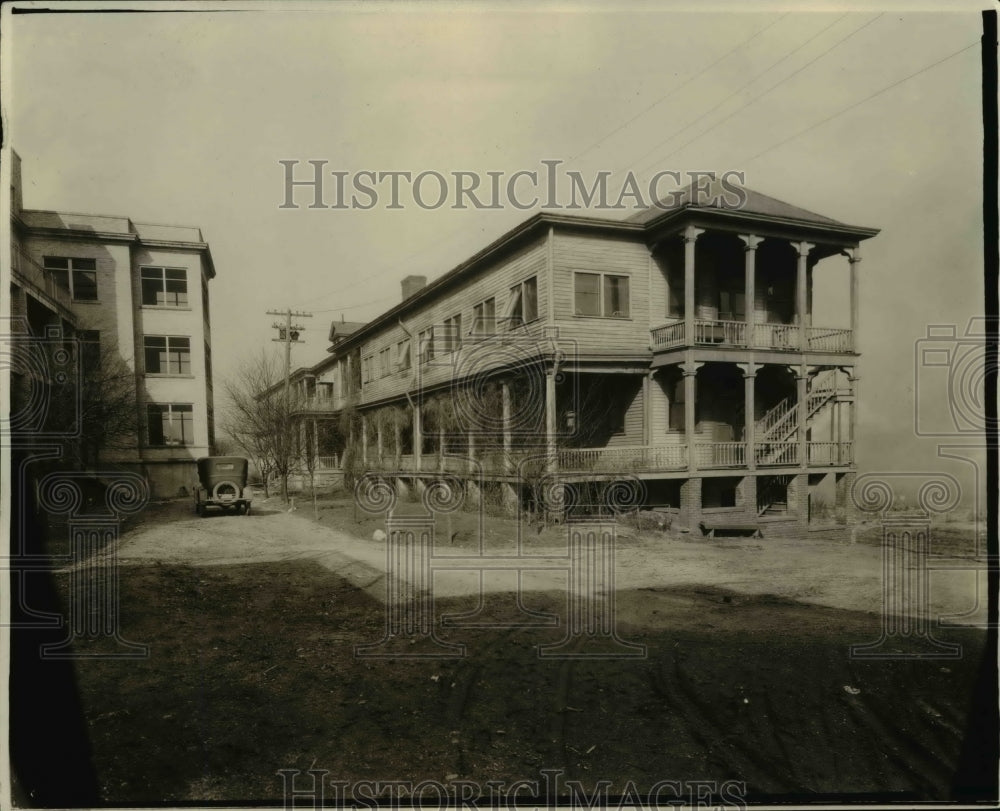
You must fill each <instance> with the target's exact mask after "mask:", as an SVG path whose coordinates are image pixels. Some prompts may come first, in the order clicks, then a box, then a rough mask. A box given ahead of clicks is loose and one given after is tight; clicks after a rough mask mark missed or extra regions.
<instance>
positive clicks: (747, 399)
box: [736, 363, 757, 470]
mask: <svg viewBox="0 0 1000 811" xmlns="http://www.w3.org/2000/svg"><path fill="white" fill-rule="evenodd" d="M736 365H737V366H739V367H740V369H742V370H743V411H744V414H743V441H744V442H745V443H746V456H745V459H746V467H747V470H756V469H757V449H756V442H757V439H756V437H755V436H754V434H755V432H756V427H757V421H756V420H755V419H754V415H755V413H756V407H755V405H754V384H755V382H756V380H757V364H756V363H737V364H736Z"/></svg>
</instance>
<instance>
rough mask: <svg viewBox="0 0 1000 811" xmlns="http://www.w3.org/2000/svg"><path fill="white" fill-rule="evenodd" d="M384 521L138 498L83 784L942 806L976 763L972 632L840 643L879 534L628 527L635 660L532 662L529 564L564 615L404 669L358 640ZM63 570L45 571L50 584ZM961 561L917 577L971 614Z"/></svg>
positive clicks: (864, 593) (552, 636)
mask: <svg viewBox="0 0 1000 811" xmlns="http://www.w3.org/2000/svg"><path fill="white" fill-rule="evenodd" d="M450 521H451V525H450V526H447V525H445V519H440V521H439V524H438V528H437V544H438V548H439V549H440V550H441V552H442V554H447V553H448V552H449V551H456V550H462V549H467V550H471V549H477V548H478V546H479V538H478V524H477V519H476V518H475V517H474V516H469V515H468V514H462V513H458V514H455V515H454V516H453V517H452V518H451V519H450ZM377 528H379V522H378V521H377V520H376V519H373V518H370V517H365V516H363V515H355V514H354V511H353V508H352V507H351V505H350V504H349V503H348V502H346V501H345V500H341V501H339V502H338V501H335V500H331V501H328V502H327V503H325V504H323V505H321V509H320V510H319V520H318V521H317V520H316V519H315V516H314V513H313V508H312V505H311V504H310V503H309V502H307V501H305V500H302V499H300V500H299V502H298V504H297V509H296V511H295V512H288V511H287V510H286V508H285V506H284V505H283V504H282V503H281V502H280V500H278V499H277V498H272V499H270V500H268V501H266V502H257V503H256V504H255V511H254V514H253V515H251V516H249V517H242V516H234V515H211V516H209V517H206V518H197V517H195V516H194V515H193V513H192V512H191V505H190V504H189V503H187V502H173V503H166V504H160V505H155V506H154V507H151V508H150V509H149V510H148V511H147V513H146V514H144V516H143V517H142V519H141V520H140V521H139V522H138V523H137V525H136V526H135V527H134V528H133V529H132V530H131V531H130V532H128V533H127V534H126V535H125V537H124V538H123V539H122V540H121V542H120V543H119V545H118V547H117V549H116V550H115V551H116V553H117V557H118V561H119V564H120V567H121V568H120V582H121V629H122V630H121V636H122V637H123V638H124V639H126V640H129V641H132V642H136V643H142V644H146V645H148V646H149V656H148V657H147V658H144V659H138V660H112V659H90V660H87V659H78V660H76V661H75V662H74V668H75V676H76V680H77V685H78V693H79V700H80V705H81V707H82V713H83V717H84V719H85V730H86V733H87V737H88V738H89V746H90V749H91V751H92V761H93V766H94V770H95V772H96V779H97V782H98V786H99V791H100V799H101V800H102V801H103V802H105V803H111V804H143V803H155V802H251V801H252V802H279V803H280V802H281V800H282V778H281V777H280V775H279V774H278V772H279V770H281V769H300V770H306V769H320V770H326V771H327V772H328V773H329V774H328V778H327V779H329V780H340V781H348V782H349V783H351V784H356V783H357V781H413V782H418V781H421V780H436V781H439V782H441V783H453V782H455V781H461V780H468V781H476V782H477V783H478V785H480V786H485V785H486V782H487V781H489V780H495V781H503V782H504V783H505V784H506V785H507V786H510V785H511V784H512V783H513V782H514V781H517V780H527V781H536V782H537V781H539V780H540V779H541V778H540V774H541V771H542V770H544V769H556V770H560V772H561V777H560V779H561V780H562V781H563V783H562V784H560V787H559V788H558V790H557V794H558V795H559V796H562V797H565V796H566V791H567V788H566V785H565V782H566V781H572V780H578V781H580V784H581V785H582V786H583V787H584V789H585V790H586V792H587V793H588V794H589V793H591V792H593V790H594V787H595V786H597V785H598V784H599V781H602V780H606V781H610V782H611V787H610V788H609V794H610V796H612V797H615V796H617V795H619V794H621V793H622V792H623V791H624V790H626V787H627V786H628V785H629V783H630V781H631V784H632V785H634V786H635V787H636V788H637V789H638V790H639V791H640V792H645V791H648V790H649V788H650V787H651V786H653V785H654V784H656V783H657V781H661V780H678V781H714V782H715V784H716V785H721V784H723V783H725V782H726V781H737V782H738V783H745V785H746V798H747V799H748V801H761V800H767V799H768V798H777V797H778V796H779V795H780V797H781V798H783V799H785V800H786V801H787V800H790V799H791V800H794V799H795V798H800V799H801V800H803V801H805V800H806V799H807V798H808V800H809V801H817V800H820V799H821V798H831V799H836V798H843V797H845V796H847V795H850V796H852V797H862V796H867V797H868V798H871V797H873V796H879V797H885V798H887V799H910V800H914V801H916V800H933V799H947V798H949V797H956V796H962V786H963V785H964V786H968V785H970V784H972V783H974V782H976V780H977V779H978V776H979V775H978V772H977V760H976V758H977V746H978V744H979V741H978V739H977V737H976V733H975V727H976V724H978V723H981V722H982V720H983V718H982V717H981V708H979V707H977V706H975V703H974V699H975V698H976V695H977V686H978V685H979V684H980V681H981V671H982V670H983V668H982V667H981V665H982V664H983V662H984V661H986V658H987V657H989V656H990V654H989V653H987V652H986V634H985V633H984V632H983V631H981V630H978V629H977V628H975V627H964V628H957V627H949V628H944V629H938V630H936V631H935V635H936V636H937V637H938V638H939V639H942V640H946V641H949V642H955V643H958V644H960V645H961V646H962V655H961V657H960V658H956V659H950V660H935V659H906V660H903V659H896V660H893V659H890V660H871V661H862V660H858V659H852V658H850V657H849V655H848V651H849V648H850V646H851V645H855V644H859V643H865V642H872V641H874V640H876V639H878V637H879V633H880V629H881V615H880V607H881V574H880V573H881V549H880V548H879V546H878V545H876V544H875V543H874V541H873V537H874V535H875V533H874V532H873V531H869V532H868V533H867V534H865V533H862V534H861V535H860V536H859V538H858V542H857V543H854V544H851V543H833V542H829V541H820V540H811V539H808V538H806V539H801V540H796V541H776V540H769V539H766V538H765V539H750V540H726V539H719V540H706V539H694V538H684V539H681V538H671V537H667V536H665V535H662V534H658V533H652V534H646V533H638V532H635V531H633V530H630V529H628V528H623V529H622V530H621V531H620V532H619V534H618V545H617V558H616V570H617V594H616V598H617V602H616V608H617V614H616V627H617V631H618V634H619V636H620V637H621V638H622V639H624V640H627V641H628V642H631V643H636V644H642V645H645V647H646V655H645V656H644V657H641V658H633V659H572V658H570V659H562V660H560V659H544V658H539V656H538V653H537V646H538V645H545V644H551V643H553V642H557V641H558V640H559V639H560V638H561V637H562V634H563V632H564V628H565V620H566V611H567V609H566V606H567V596H566V595H567V588H566V576H565V574H564V573H562V572H533V573H530V574H526V575H525V577H524V580H523V581H522V583H521V588H522V593H523V606H522V607H523V608H525V609H528V610H529V611H531V612H535V615H545V614H547V615H550V616H555V617H558V618H559V621H560V626H553V625H536V626H534V627H523V626H522V627H502V623H494V624H493V625H492V626H491V625H490V624H489V623H486V624H484V625H485V627H474V628H472V627H463V628H452V627H440V628H438V635H439V638H440V639H441V640H442V641H444V642H451V643H455V644H463V645H465V650H466V656H465V657H464V658H448V659H423V660H419V659H406V658H385V659H364V658H358V657H356V656H355V655H354V648H355V646H357V645H365V644H368V643H372V642H376V641H377V640H379V639H380V638H381V637H382V635H383V633H384V630H385V622H386V619H385V618H386V610H385V604H384V600H385V576H384V572H385V566H386V562H385V545H384V543H379V542H375V541H373V540H371V538H370V536H371V533H372V532H373V531H374V530H375V529H377ZM520 531H521V543H522V551H525V552H526V553H529V554H543V553H546V552H549V551H551V552H553V553H556V552H558V551H560V550H565V548H566V534H565V533H566V530H565V528H562V527H549V528H539V527H538V526H534V525H530V524H526V525H523V526H522V527H521V528H520ZM357 536H361V537H357ZM517 537H518V527H517V524H516V523H515V522H513V521H510V520H505V519H489V520H488V521H487V522H486V523H485V535H484V547H485V549H486V550H487V551H489V552H494V553H498V552H504V551H505V552H508V553H509V552H512V551H513V550H515V549H516V548H517ZM941 537H942V538H944V537H947V538H948V539H949V540H948V542H947V543H948V551H949V553H950V554H951V555H952V556H954V555H956V554H958V553H960V552H963V551H964V549H965V548H966V547H968V549H969V550H974V545H973V542H972V538H971V536H970V534H969V533H963V531H962V530H961V529H957V528H956V527H951V535H949V534H948V533H941ZM963 538H964V540H963ZM942 548H943V547H942ZM937 551H938V552H940V551H941V550H940V549H938V550H937ZM952 562H954V557H953V558H952ZM966 562H968V561H967V560H966ZM970 565H971V564H970ZM71 576H72V575H71V573H70V572H64V573H63V574H60V575H59V576H58V577H57V580H56V584H55V585H56V588H57V590H58V591H59V592H60V593H61V594H63V595H64V594H66V593H68V589H69V580H70V578H71ZM977 577H978V575H977V572H976V571H975V570H971V571H970V570H967V569H959V570H954V571H947V572H946V571H940V572H937V571H936V572H934V573H933V575H932V590H931V593H932V604H933V609H934V611H935V612H936V613H944V614H949V615H959V614H964V615H967V616H966V619H965V620H964V621H965V622H966V623H971V622H974V621H975V620H976V618H977V604H976V590H975V589H976V581H977ZM515 587H516V580H514V579H512V577H511V576H510V575H509V574H505V573H500V572H491V573H487V574H486V575H484V578H483V593H484V601H485V605H484V606H482V609H483V612H482V615H483V616H488V617H494V618H501V619H509V618H511V617H514V616H519V617H522V618H523V617H524V616H525V615H524V613H523V612H519V607H518V605H517V604H516V602H515V600H514V595H513V590H514V588H515ZM478 590H479V584H478V581H476V582H472V581H471V580H470V579H469V578H468V577H467V576H461V575H455V576H453V577H448V576H441V577H440V579H439V580H435V584H434V595H435V605H434V611H435V617H437V618H440V617H441V616H444V615H447V614H456V613H461V612H468V611H470V610H472V609H474V608H475V607H476V604H477V599H478V594H479V591H478ZM982 594H983V600H984V599H985V591H983V592H982ZM980 609H981V606H980ZM970 612H971V613H970ZM908 644H909V643H900V644H899V646H898V649H899V650H901V651H902V650H904V649H907V648H908ZM113 648H114V645H113V642H112V641H110V640H104V641H101V642H95V643H92V644H88V645H79V646H78V650H79V651H80V652H96V651H98V650H109V649H113ZM979 689H981V687H980V688H979ZM979 754H981V752H979ZM305 779H307V777H306V778H305ZM21 788H22V790H27V787H24V786H22V787H21ZM531 793H532V792H531V790H528V792H527V794H525V795H524V797H522V800H524V799H527V798H528V797H529V795H530V794H531Z"/></svg>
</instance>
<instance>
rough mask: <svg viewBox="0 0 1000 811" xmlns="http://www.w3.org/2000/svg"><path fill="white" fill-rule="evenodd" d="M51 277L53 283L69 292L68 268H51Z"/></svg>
mask: <svg viewBox="0 0 1000 811" xmlns="http://www.w3.org/2000/svg"><path fill="white" fill-rule="evenodd" d="M52 278H53V279H54V280H55V283H56V284H57V285H59V286H60V287H61V288H62V289H63V290H65V291H66V292H67V293H68V292H69V271H68V270H58V269H56V270H53V271H52Z"/></svg>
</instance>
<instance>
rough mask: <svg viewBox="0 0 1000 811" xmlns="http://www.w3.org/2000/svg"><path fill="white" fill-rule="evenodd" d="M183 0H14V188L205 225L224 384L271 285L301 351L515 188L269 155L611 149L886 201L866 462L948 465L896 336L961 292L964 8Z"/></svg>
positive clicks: (812, 194) (458, 256)
mask: <svg viewBox="0 0 1000 811" xmlns="http://www.w3.org/2000/svg"><path fill="white" fill-rule="evenodd" d="M161 8H162V7H161ZM198 8H203V9H204V8H210V7H209V6H203V7H192V6H187V7H184V8H183V10H182V11H180V12H179V13H143V14H109V13H90V14H78V13H66V14H32V15H23V16H22V15H18V16H17V17H16V18H14V19H13V20H12V21H11V22H10V24H9V25H6V24H5V26H4V28H5V30H4V34H5V35H7V36H5V37H4V39H5V41H4V42H3V43H2V47H3V48H4V49H5V52H4V58H5V62H4V69H5V70H4V76H5V84H4V88H3V91H4V92H3V100H2V104H3V113H4V121H5V125H6V126H5V130H6V134H7V136H8V138H9V142H8V143H10V144H13V146H14V148H15V149H17V151H18V153H19V154H20V155H21V158H22V161H23V166H22V172H23V182H24V205H25V207H26V208H40V209H56V210H64V211H79V212H90V213H100V214H117V215H124V216H128V217H130V218H131V219H132V220H133V221H137V222H154V223H177V224H184V225H196V226H198V227H200V228H201V229H202V231H203V233H204V236H205V238H206V240H207V241H208V242H209V243H210V245H211V250H212V255H213V258H214V261H215V266H216V269H217V272H218V276H217V278H216V279H215V280H214V281H213V282H212V290H211V299H212V314H211V315H212V325H213V329H212V333H213V362H214V365H215V376H216V390H217V391H219V390H221V383H222V380H223V379H224V378H225V377H226V375H227V374H231V373H232V371H233V369H234V367H235V366H236V365H237V364H238V363H239V362H240V360H241V359H243V358H246V357H249V356H251V355H253V354H254V353H256V352H258V351H259V350H260V348H261V347H271V346H273V345H272V344H271V339H272V338H273V337H275V331H274V330H273V329H272V328H271V324H272V322H273V320H274V319H273V317H271V316H268V315H267V314H266V311H267V310H271V309H285V308H289V307H290V308H293V309H295V310H302V311H308V312H311V313H313V316H312V317H311V318H306V319H302V323H304V324H305V326H306V331H305V338H306V343H305V344H303V345H300V346H296V347H295V349H294V352H293V366H301V365H309V364H311V363H313V362H315V361H316V360H318V359H320V358H322V357H323V356H324V354H325V349H326V345H327V344H326V336H327V333H328V330H329V326H330V322H331V321H332V320H339V319H341V318H346V319H347V320H360V321H364V320H368V319H370V318H372V317H373V316H375V315H377V314H378V313H380V312H382V311H384V310H386V309H388V308H389V307H391V306H392V305H394V304H395V303H397V302H398V301H399V300H400V287H399V282H400V280H401V279H402V277H404V276H406V275H408V274H411V273H415V274H423V275H426V276H428V277H429V278H431V279H433V278H435V277H436V276H439V275H441V274H442V273H444V272H446V271H447V270H449V269H450V268H452V267H454V266H455V265H456V264H458V263H459V262H461V261H462V260H463V259H465V258H467V257H468V256H470V255H471V254H473V253H474V252H476V251H477V250H479V249H480V248H482V247H484V246H485V245H486V244H488V243H489V242H491V241H492V240H493V239H495V238H496V237H498V236H500V235H501V234H502V233H504V232H505V231H507V230H508V229H510V228H511V227H513V226H515V225H516V224H518V223H519V222H521V221H522V220H524V219H526V218H527V217H528V216H530V215H531V213H533V212H532V211H530V210H528V211H525V210H518V209H517V208H515V207H514V206H512V205H509V204H507V205H503V206H502V207H500V208H499V209H496V210H476V209H475V208H473V207H470V208H467V209H463V210H454V209H452V208H450V207H448V206H447V205H446V206H444V207H441V208H434V209H429V210H425V209H422V208H420V207H419V206H417V205H415V204H414V203H413V201H412V200H410V199H406V200H405V202H406V205H404V206H403V208H402V209H389V208H388V207H387V204H386V203H387V200H386V199H385V197H386V195H384V194H383V196H382V197H381V198H380V201H379V204H378V205H376V206H375V207H373V208H371V209H369V210H359V209H351V208H348V209H343V210H340V209H330V208H323V209H310V208H308V204H309V203H310V202H311V201H312V199H311V194H309V193H307V191H303V190H301V189H300V190H298V191H297V192H296V197H295V200H296V201H297V202H298V203H299V205H300V207H299V208H295V209H288V208H284V209H283V208H281V205H282V203H283V202H284V200H285V187H284V172H285V168H284V166H283V165H282V164H281V163H279V162H280V161H282V160H285V161H299V162H300V163H299V165H298V168H297V170H296V171H297V172H299V173H300V174H299V175H298V176H299V177H305V176H307V175H308V172H309V171H311V170H310V169H309V166H308V164H307V162H308V161H310V160H322V161H327V164H326V166H325V168H326V170H328V171H332V170H340V171H346V172H349V173H352V174H353V173H357V172H360V171H362V170H372V171H381V172H388V171H410V172H411V173H412V174H413V175H416V174H418V173H420V172H424V171H432V170H433V171H437V172H441V173H442V174H445V175H448V173H451V172H456V171H469V172H477V173H480V174H482V173H483V172H485V171H497V172H504V173H505V177H509V175H511V174H512V173H514V172H516V171H518V170H535V171H541V170H543V168H544V167H543V165H542V164H541V161H542V160H559V161H562V162H563V164H562V165H561V167H560V168H561V170H563V171H565V170H567V169H571V170H577V171H579V172H581V173H582V175H583V176H584V177H585V178H593V177H594V176H595V175H596V173H598V172H599V171H602V170H607V171H609V172H611V173H612V174H611V183H610V185H611V186H612V188H617V186H616V185H615V184H616V182H617V183H618V184H619V185H620V183H621V180H622V179H623V178H624V176H625V175H626V173H627V172H629V171H630V170H631V171H633V172H634V173H636V175H637V176H638V177H640V178H643V179H648V178H649V177H650V176H651V175H652V174H653V173H655V172H657V171H662V170H674V171H679V172H690V171H693V170H706V171H713V170H714V171H716V172H723V171H727V170H734V171H740V172H743V173H744V177H745V183H746V185H747V186H749V187H750V188H753V189H755V190H757V191H760V192H763V193H765V194H768V195H771V196H773V197H777V198H779V199H781V200H785V201H788V202H790V203H793V204H795V205H798V206H801V207H803V208H806V209H809V210H811V211H815V212H818V213H821V214H824V215H826V216H829V217H833V218H834V219H838V220H841V221H844V222H847V223H850V224H854V225H863V226H870V227H875V228H879V229H881V233H880V234H879V236H877V237H875V238H874V239H871V240H869V241H867V242H866V243H864V245H863V247H862V252H863V257H864V259H863V261H862V264H861V296H862V299H861V311H860V321H861V331H860V335H859V343H860V347H861V351H862V353H863V356H862V360H861V362H860V365H859V374H860V375H861V378H862V381H861V401H862V402H861V406H860V420H861V428H860V430H861V435H860V436H859V447H858V459H859V467H860V468H861V469H862V470H869V471H871V470H887V471H899V470H908V471H923V470H929V471H934V470H938V469H948V470H951V471H953V472H955V473H956V474H958V473H959V470H960V469H961V468H962V466H961V465H958V466H957V467H955V466H954V465H953V464H952V465H951V466H950V467H949V466H948V465H949V464H951V463H945V462H942V461H941V460H940V459H939V458H938V455H937V454H938V445H939V444H940V443H942V442H965V443H970V444H974V443H975V442H976V441H977V437H976V435H975V434H964V435H961V436H955V437H952V438H947V437H944V438H943V437H927V436H919V435H917V431H916V427H917V426H916V422H918V421H917V420H915V418H914V402H915V401H916V399H918V398H919V399H920V402H921V408H922V409H924V411H923V414H922V417H924V422H925V423H926V424H928V425H929V424H931V423H933V424H934V425H935V426H937V425H943V426H944V427H943V429H942V430H943V431H944V432H946V433H947V432H948V431H949V430H951V429H950V427H949V425H950V424H951V422H953V420H952V418H951V416H950V414H951V412H950V410H949V409H948V407H947V404H948V399H947V398H948V396H949V395H948V381H947V379H945V378H941V375H940V373H941V370H940V369H933V370H928V369H925V368H919V369H918V368H916V366H915V358H919V357H920V356H919V355H918V354H917V352H918V350H919V348H920V345H918V344H917V342H918V340H919V339H921V338H922V337H925V336H926V334H927V327H928V325H935V324H954V325H957V331H958V334H959V335H960V336H961V335H962V334H963V333H964V332H965V329H966V324H967V322H968V320H969V318H970V317H972V316H974V315H976V314H977V313H979V312H981V310H982V295H983V290H982V267H983V264H982V263H983V258H982V225H981V223H982V213H981V211H982V208H981V207H982V180H981V171H982V169H981V158H982V124H981V83H980V49H979V44H978V43H979V37H980V36H981V19H980V14H979V12H978V11H977V10H976V9H975V7H974V6H969V7H967V10H965V11H956V12H949V13H945V12H920V11H911V10H896V9H892V8H890V7H888V6H871V7H869V6H867V5H855V6H854V9H855V10H854V11H834V12H822V13H820V12H811V13H806V12H801V11H795V10H789V9H781V8H777V7H773V6H772V7H771V8H769V9H768V8H767V7H764V10H760V11H753V12H752V13H740V12H735V11H732V10H729V11H726V12H720V11H715V12H712V13H698V12H685V11H677V10H674V9H675V8H677V7H675V6H672V5H669V4H660V5H657V6H653V5H643V4H634V3H633V4H626V5H623V6H620V7H616V10H615V11H603V10H600V8H599V7H597V6H592V5H574V4H569V3H565V4H558V5H555V4H554V5H547V6H542V7H541V10H539V9H538V8H536V7H533V6H529V5H522V4H513V5H508V6H503V7H501V6H495V5H490V4H482V5H475V6H471V5H465V6H460V7H457V6H456V7H450V6H447V5H436V4H421V5H419V6H417V5H410V4H403V3H397V4H391V5H385V4H374V5H366V6H364V7H361V6H358V5H355V4H338V5H336V6H333V5H327V4H323V3H313V4H309V5H308V6H298V7H290V6H284V5H282V6H280V7H279V6H277V5H274V6H269V5H264V4H260V5H256V6H249V7H243V9H244V10H236V9H237V7H235V6H229V7H228V10H227V11H226V12H218V11H215V12H212V11H199V10H197V9H198ZM702 8H703V7H702ZM740 8H741V9H742V8H758V7H756V6H746V5H744V6H741V7H740ZM948 8H950V9H959V8H961V6H959V5H954V4H953V5H951V6H948ZM7 22H8V21H6V20H5V23H7ZM449 177H450V175H449ZM379 188H380V190H384V189H385V188H386V187H384V186H380V187H379ZM325 189H326V190H327V191H330V190H331V189H332V184H331V183H330V182H329V181H328V182H327V183H326V184H325ZM427 189H429V194H428V196H429V197H431V198H433V197H434V196H435V195H434V194H433V193H432V192H433V191H434V189H435V186H434V185H433V184H431V185H428V186H427ZM330 195H331V196H332V191H330ZM604 215H606V216H620V215H618V214H616V213H615V212H606V213H605V214H604ZM827 261H828V262H830V261H834V262H835V261H836V260H827ZM843 265H844V271H843V272H841V278H842V279H846V259H844V260H843ZM836 273H837V271H833V272H831V276H830V278H831V279H833V278H836ZM838 284H839V285H840V288H838V289H844V288H843V285H844V284H846V282H838ZM952 344H957V345H960V349H961V348H963V347H967V346H969V344H968V342H966V343H965V344H962V342H960V341H958V342H956V341H953V342H952ZM935 374H936V375H937V377H934V375H935ZM921 385H923V388H922V389H921V388H920V387H921ZM924 415H925V416H924ZM922 430H923V429H922ZM952 433H954V431H952ZM967 472H968V471H966V473H967ZM963 475H964V474H963Z"/></svg>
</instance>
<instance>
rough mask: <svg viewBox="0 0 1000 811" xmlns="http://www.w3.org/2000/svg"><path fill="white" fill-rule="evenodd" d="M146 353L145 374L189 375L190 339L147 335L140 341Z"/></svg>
mask: <svg viewBox="0 0 1000 811" xmlns="http://www.w3.org/2000/svg"><path fill="white" fill-rule="evenodd" d="M142 346H143V349H144V350H145V353H146V374H148V375H189V374H191V339H190V338H181V337H179V336H176V335H171V336H167V337H164V336H159V335H147V336H146V337H145V338H143V339H142Z"/></svg>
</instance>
